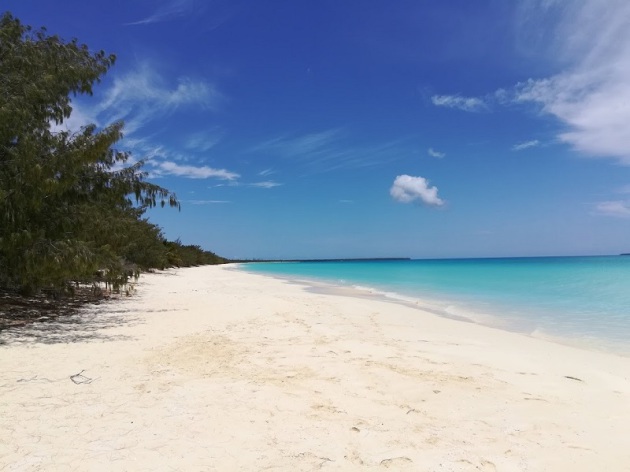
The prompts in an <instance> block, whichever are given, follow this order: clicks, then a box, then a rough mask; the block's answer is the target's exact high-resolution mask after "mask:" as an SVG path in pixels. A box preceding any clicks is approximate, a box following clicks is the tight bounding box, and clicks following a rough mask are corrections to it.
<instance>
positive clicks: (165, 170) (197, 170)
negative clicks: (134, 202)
mask: <svg viewBox="0 0 630 472" xmlns="http://www.w3.org/2000/svg"><path fill="white" fill-rule="evenodd" d="M150 164H151V165H153V166H154V167H155V169H154V170H153V174H154V175H155V176H163V175H175V176H178V177H186V178H189V179H208V178H217V179H222V180H236V179H238V178H239V177H240V175H239V174H237V173H235V172H230V171H228V170H225V169H213V168H212V167H208V166H189V165H179V164H177V163H175V162H171V161H161V162H154V161H150Z"/></svg>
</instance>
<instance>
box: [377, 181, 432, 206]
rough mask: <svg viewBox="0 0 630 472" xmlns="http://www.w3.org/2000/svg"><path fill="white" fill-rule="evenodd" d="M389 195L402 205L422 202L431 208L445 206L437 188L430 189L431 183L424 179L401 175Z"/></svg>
mask: <svg viewBox="0 0 630 472" xmlns="http://www.w3.org/2000/svg"><path fill="white" fill-rule="evenodd" d="M389 193H390V195H391V196H392V197H393V198H394V199H395V200H397V201H399V202H401V203H411V202H414V201H420V202H422V203H424V204H425V205H429V206H442V205H444V201H443V200H442V199H441V198H440V197H438V189H437V187H429V181H428V180H427V179H425V178H424V177H413V176H411V175H399V176H398V177H396V179H395V180H394V184H393V185H392V188H391V189H390V190H389Z"/></svg>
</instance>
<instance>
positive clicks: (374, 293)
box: [228, 263, 630, 358]
mask: <svg viewBox="0 0 630 472" xmlns="http://www.w3.org/2000/svg"><path fill="white" fill-rule="evenodd" d="M247 265H248V264H247V263H235V264H229V265H228V266H229V268H230V270H242V271H245V272H247V273H250V274H254V275H257V274H258V275H263V276H266V277H272V278H275V279H278V280H280V281H284V282H286V283H291V284H296V285H298V286H300V287H303V288H304V290H306V291H309V292H312V293H320V294H322V295H338V296H346V297H355V298H367V299H373V300H380V301H385V302H390V303H395V304H400V305H404V306H407V307H409V308H413V309H416V310H420V311H422V312H425V313H430V314H432V315H435V316H439V317H442V318H447V319H451V320H454V321H460V322H464V323H473V324H478V325H480V326H486V327H489V328H495V329H499V330H502V331H508V332H511V333H517V334H521V335H524V336H528V337H532V338H535V339H541V340H545V341H549V342H553V343H557V344H562V345H565V346H570V347H575V348H578V349H585V350H589V351H595V352H602V353H608V354H614V355H619V356H623V357H628V358H630V346H629V345H628V344H627V343H621V342H618V341H613V340H611V339H603V338H601V337H592V338H585V337H584V336H581V337H578V336H571V335H564V336H563V335H560V334H556V333H551V332H549V331H546V330H544V329H542V328H541V327H540V326H525V325H524V323H523V320H522V319H521V320H515V319H513V318H510V319H508V318H505V317H502V316H501V315H500V310H499V309H497V308H493V309H492V312H491V313H490V312H488V311H487V310H486V311H483V310H478V309H477V310H469V309H467V308H466V303H465V302H463V303H461V302H459V303H458V302H454V301H453V300H450V301H448V302H446V301H444V300H443V299H440V298H437V297H431V298H427V297H426V296H422V297H418V296H412V295H404V294H400V293H397V292H391V291H389V292H388V291H385V290H382V289H379V288H374V287H367V286H357V285H355V284H350V283H341V282H336V281H333V280H327V279H318V278H314V277H312V278H309V277H305V276H293V275H288V274H287V275H283V274H281V273H265V272H259V271H252V270H249V269H248V267H247ZM455 303H458V306H457V309H456V310H453V309H452V308H453V305H454V304H455ZM446 307H448V308H446ZM449 309H450V310H449Z"/></svg>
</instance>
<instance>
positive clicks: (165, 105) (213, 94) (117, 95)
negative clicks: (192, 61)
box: [92, 64, 225, 134]
mask: <svg viewBox="0 0 630 472" xmlns="http://www.w3.org/2000/svg"><path fill="white" fill-rule="evenodd" d="M224 101H225V97H224V95H223V94H222V93H221V92H219V90H218V89H217V87H216V85H215V84H213V83H210V82H207V81H204V80H195V79H192V78H190V77H179V78H178V79H177V80H176V83H175V84H173V85H171V86H169V85H168V84H166V83H165V81H164V79H163V78H162V77H161V76H160V75H159V74H158V73H157V72H156V71H155V70H154V69H153V68H152V67H151V66H149V65H148V64H143V65H141V66H139V67H138V68H137V69H136V70H134V71H131V72H129V73H127V74H126V75H122V76H116V77H115V78H114V82H113V84H112V86H111V87H110V88H109V89H107V90H106V92H105V95H104V98H103V99H102V100H101V101H100V103H99V104H98V105H97V106H96V107H95V108H94V110H93V112H92V115H94V116H96V117H97V118H98V119H99V120H100V121H101V122H105V123H107V122H111V121H114V120H119V119H123V120H125V125H126V126H125V130H126V132H127V133H128V134H130V133H132V132H134V131H136V130H138V129H139V128H141V127H143V126H144V125H145V124H146V123H148V122H150V121H153V120H156V119H158V118H162V117H164V116H167V115H169V114H170V113H172V112H174V111H176V110H178V109H180V108H183V107H196V108H201V109H206V110H212V111H216V110H217V109H218V108H219V107H220V105H221V104H223V103H224Z"/></svg>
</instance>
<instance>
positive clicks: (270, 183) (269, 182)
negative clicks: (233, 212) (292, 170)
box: [249, 180, 282, 188]
mask: <svg viewBox="0 0 630 472" xmlns="http://www.w3.org/2000/svg"><path fill="white" fill-rule="evenodd" d="M249 185H250V186H251V187H258V188H274V187H280V186H281V185H282V184H280V183H278V182H274V181H272V180H267V181H265V182H255V183H253V184H249Z"/></svg>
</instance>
